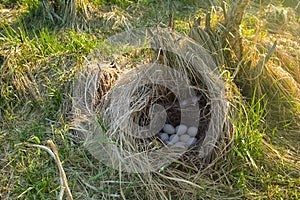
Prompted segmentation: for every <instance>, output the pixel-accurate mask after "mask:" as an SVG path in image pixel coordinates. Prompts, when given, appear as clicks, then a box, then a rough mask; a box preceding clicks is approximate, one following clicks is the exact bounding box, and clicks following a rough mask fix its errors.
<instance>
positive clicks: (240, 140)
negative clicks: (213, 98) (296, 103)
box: [0, 0, 300, 199]
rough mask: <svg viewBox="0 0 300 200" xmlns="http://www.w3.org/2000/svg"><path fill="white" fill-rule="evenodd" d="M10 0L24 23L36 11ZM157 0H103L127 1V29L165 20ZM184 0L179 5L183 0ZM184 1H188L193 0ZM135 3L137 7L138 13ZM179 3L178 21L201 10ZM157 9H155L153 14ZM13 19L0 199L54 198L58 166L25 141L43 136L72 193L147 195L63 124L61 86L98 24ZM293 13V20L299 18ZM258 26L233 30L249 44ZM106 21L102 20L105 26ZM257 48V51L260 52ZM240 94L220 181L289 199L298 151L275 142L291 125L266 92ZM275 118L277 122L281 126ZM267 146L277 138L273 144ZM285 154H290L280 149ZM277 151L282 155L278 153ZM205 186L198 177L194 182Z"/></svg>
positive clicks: (3, 89)
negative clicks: (184, 10) (82, 26)
mask: <svg viewBox="0 0 300 200" xmlns="http://www.w3.org/2000/svg"><path fill="white" fill-rule="evenodd" d="M7 2H8V1H5V2H3V3H2V2H1V5H0V8H4V7H5V5H4V4H5V3H7ZM17 2H18V3H16V5H17V6H19V9H24V10H25V11H24V10H23V11H22V12H20V15H23V14H24V13H25V15H26V16H27V17H28V18H29V19H31V20H32V21H34V20H35V19H32V18H31V17H32V16H36V15H34V13H32V12H31V11H33V10H34V9H35V8H36V7H37V6H38V5H39V4H38V1H17ZM91 2H93V4H94V5H99V6H108V7H110V6H111V5H112V2H111V3H109V4H108V3H107V2H106V1H91ZM157 2H159V3H162V1H157ZM157 2H156V1H150V0H149V1H138V3H139V4H136V3H137V1H114V2H113V3H116V4H117V6H115V7H114V8H115V9H116V11H115V12H117V11H118V14H119V16H122V15H123V14H124V13H126V12H128V10H130V8H134V9H133V10H132V13H133V14H134V15H135V16H139V15H140V14H139V12H142V13H143V15H142V16H139V17H137V19H138V20H139V21H137V22H135V21H134V20H135V19H130V20H131V21H130V23H131V24H133V25H132V26H133V27H135V26H137V27H139V26H144V25H151V26H153V25H156V24H159V23H161V24H163V26H167V24H168V7H167V5H168V4H157ZM184 2H185V3H187V4H188V3H189V2H190V1H184ZM191 2H192V3H191V5H194V3H195V2H194V1H191ZM118 6H119V7H118ZM139 6H140V7H139ZM120 7H121V8H120ZM137 8H142V9H141V11H139V10H137ZM161 8H162V9H161ZM175 8H176V7H175ZM159 9H161V10H160V11H159ZM189 9H190V10H192V11H194V12H195V13H194V15H191V16H189V17H188V19H193V18H194V17H196V16H199V15H202V16H204V15H205V13H204V11H203V13H202V12H201V13H199V12H200V11H201V9H195V8H190V7H189ZM199 10H200V11H199ZM158 11H159V12H160V15H157V12H158ZM26 13H27V14H26ZM126 14H127V13H126ZM23 17H24V16H23ZM20 19H21V21H18V22H16V21H13V22H12V24H10V23H9V22H5V23H4V22H3V23H1V27H0V30H1V32H0V56H1V59H0V61H1V62H0V144H1V145H0V153H1V155H2V157H1V159H0V174H1V180H0V198H1V199H2V198H4V199H5V198H7V199H16V198H20V199H56V198H57V196H58V193H59V190H60V188H59V173H58V169H57V166H56V165H55V162H54V160H52V158H51V157H50V156H49V155H48V154H47V153H46V152H43V151H42V150H41V149H36V148H34V147H30V146H28V145H27V144H28V143H34V144H44V145H46V143H45V141H46V140H47V139H49V138H52V139H53V140H54V142H55V143H56V144H57V146H58V149H59V153H60V157H61V159H62V160H63V166H64V168H65V170H66V173H67V178H68V181H69V185H70V187H71V190H72V192H73V194H74V196H76V198H77V199H84V198H87V197H90V198H92V197H93V195H94V197H95V198H100V197H103V196H105V198H107V199H108V198H111V197H121V196H122V195H124V196H126V197H130V196H131V195H132V193H133V192H136V191H137V190H138V191H139V192H140V194H141V199H143V196H142V195H147V191H145V190H144V189H145V188H140V186H139V182H138V180H140V179H138V178H137V177H135V176H134V175H133V176H127V175H124V174H123V175H122V177H120V174H118V172H116V171H114V170H112V169H110V168H107V167H106V166H105V165H103V164H101V163H99V162H98V161H97V160H95V159H93V158H92V157H91V155H89V153H88V152H86V151H85V150H84V149H83V147H82V144H81V143H82V142H81V140H80V137H77V136H74V135H73V134H72V133H73V132H72V130H70V119H71V117H72V116H71V114H70V103H71V100H72V99H71V91H70V85H71V84H72V81H73V80H74V79H75V78H76V72H77V71H78V70H80V69H81V68H82V67H84V60H85V58H86V56H87V55H89V54H90V53H91V52H92V50H93V49H94V48H96V47H97V46H98V45H101V39H102V38H100V39H99V33H101V34H102V33H103V32H105V31H103V30H102V29H101V28H99V29H96V28H95V29H92V28H91V30H90V31H80V30H78V29H76V30H75V29H72V28H65V29H64V28H62V27H61V26H60V27H59V28H57V29H56V27H55V26H54V25H53V24H51V25H50V24H48V25H49V26H47V24H46V25H45V24H44V25H43V26H36V28H33V27H32V26H30V25H28V24H26V23H27V22H28V21H26V20H23V19H24V18H22V16H20ZM212 19H213V24H216V22H217V21H218V20H219V19H220V16H216V15H214V16H212ZM106 20H107V19H106ZM175 20H176V21H175V26H176V27H175V29H176V30H178V31H180V32H183V33H186V32H188V28H189V27H188V26H189V24H188V23H189V22H187V18H184V16H181V15H180V14H175ZM297 20H298V22H299V18H298V19H297ZM126 23H127V21H126ZM135 23H136V24H135ZM261 23H262V22H260V20H259V18H258V17H257V16H249V17H247V18H246V19H245V21H244V22H243V24H242V33H243V36H244V37H245V38H246V39H247V40H249V41H251V42H250V43H249V44H250V45H249V48H248V49H249V50H250V49H251V48H250V47H251V46H253V47H254V46H255V45H256V44H257V43H259V42H261V41H263V40H264V39H266V38H267V37H268V32H267V31H266V30H260V25H261ZM107 24H108V25H107ZM107 24H105V23H104V25H107V26H110V25H109V23H107ZM120 27H123V25H122V24H121V25H120V26H119V27H118V28H120ZM124 27H126V26H124ZM118 30H120V29H118ZM105 33H109V34H112V33H114V30H111V27H109V28H108V29H107V31H106V32H105ZM101 34H100V35H101ZM100 37H102V36H100ZM256 53H257V52H256ZM265 53H266V52H261V54H262V55H264V54H265ZM248 56H249V57H248V59H250V60H251V59H252V60H253V59H256V58H258V57H259V56H258V55H257V54H255V55H250V54H249V55H248ZM138 59H139V58H138V57H137V58H136V60H138ZM276 62H277V61H276ZM276 62H275V61H274V63H276ZM279 64H280V62H279V61H278V62H277V65H279ZM242 81H244V80H242ZM255 88H256V87H255ZM248 92H249V93H250V94H251V95H250V96H251V98H249V97H248V98H247V100H245V99H238V100H237V104H236V107H235V108H234V112H236V118H235V119H232V120H233V123H234V125H235V133H234V134H235V142H234V146H233V149H232V151H231V152H230V153H229V155H228V156H227V157H226V158H227V159H228V160H224V161H220V163H218V164H217V165H216V170H219V171H218V173H219V174H222V175H224V174H225V175H224V178H223V179H222V181H221V182H223V183H224V184H225V185H227V186H228V187H232V188H231V190H232V191H238V192H237V193H238V195H241V196H243V197H245V198H257V199H299V198H300V197H299V196H300V194H299V185H300V179H299V176H300V175H299V173H300V172H299V170H300V167H299V162H297V159H299V158H295V155H296V153H297V151H298V153H299V149H297V148H299V147H297V146H296V147H293V148H294V149H293V148H291V147H289V145H290V144H289V143H288V142H282V140H284V139H285V138H282V136H286V137H287V138H288V137H289V136H287V134H288V131H287V129H290V128H291V127H293V126H292V125H291V124H289V123H288V122H289V120H286V121H284V122H280V123H279V121H275V122H274V119H272V118H271V116H269V113H272V110H271V109H270V108H271V107H270V106H268V105H269V103H270V102H269V99H268V96H267V94H265V95H258V94H257V92H258V91H257V88H256V89H255V90H254V89H253V91H248ZM288 100H289V99H284V98H282V99H277V103H278V107H277V109H278V110H279V114H280V113H281V112H280V111H281V110H283V109H286V108H285V107H284V106H283V105H282V104H281V102H282V101H288ZM291 100H292V99H291ZM272 101H273V102H274V101H275V100H274V99H272ZM275 105H277V104H275ZM299 109H300V108H298V110H299ZM284 114H285V112H282V115H284ZM287 118H288V116H287ZM282 123H284V126H281V124H282ZM290 123H292V122H290ZM274 124H275V125H274ZM298 136H299V132H297V130H295V132H294V135H293V137H294V138H292V139H291V140H294V141H297V137H298ZM290 137H291V136H290ZM273 143H276V144H278V143H280V144H284V145H283V146H280V145H277V146H273ZM289 148H291V150H289ZM290 151H291V152H293V153H294V154H289V153H290ZM285 155H288V156H290V157H287V158H285ZM293 155H294V160H293V158H292V157H293ZM224 163H229V164H226V165H227V167H228V166H229V167H228V168H226V170H228V171H226V172H224V171H223V170H224V169H222V168H221V167H222V166H223V164H224ZM136 176H138V175H136ZM220 176H221V175H220ZM120 179H122V180H120ZM212 179H213V178H212ZM208 180H211V179H208ZM205 184H206V183H199V185H201V186H203V187H205V186H206V185H205ZM179 192H180V191H179ZM205 192H207V191H205V190H203V191H199V196H200V197H201V195H204V196H206V194H204V193H205ZM238 195H237V196H238ZM212 196H213V195H212ZM229 196H230V194H228V197H229Z"/></svg>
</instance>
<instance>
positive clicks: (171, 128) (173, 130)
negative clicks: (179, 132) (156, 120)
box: [163, 124, 175, 134]
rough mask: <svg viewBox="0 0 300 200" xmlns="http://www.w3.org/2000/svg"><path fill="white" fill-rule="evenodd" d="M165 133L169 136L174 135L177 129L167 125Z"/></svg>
mask: <svg viewBox="0 0 300 200" xmlns="http://www.w3.org/2000/svg"><path fill="white" fill-rule="evenodd" d="M163 131H164V132H165V133H168V134H173V133H175V128H174V126H172V125H171V124H165V125H164V128H163Z"/></svg>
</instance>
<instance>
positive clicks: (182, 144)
mask: <svg viewBox="0 0 300 200" xmlns="http://www.w3.org/2000/svg"><path fill="white" fill-rule="evenodd" d="M174 146H175V147H185V146H186V143H184V142H176V143H175V144H174Z"/></svg>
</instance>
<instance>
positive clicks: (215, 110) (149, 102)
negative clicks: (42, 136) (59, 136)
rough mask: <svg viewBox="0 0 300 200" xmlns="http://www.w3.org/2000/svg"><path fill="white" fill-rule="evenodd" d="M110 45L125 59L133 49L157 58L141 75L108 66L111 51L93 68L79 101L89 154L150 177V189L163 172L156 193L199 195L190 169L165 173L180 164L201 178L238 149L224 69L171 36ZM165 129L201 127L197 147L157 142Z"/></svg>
mask: <svg viewBox="0 0 300 200" xmlns="http://www.w3.org/2000/svg"><path fill="white" fill-rule="evenodd" d="M107 42H108V43H110V44H111V46H113V47H114V49H117V51H118V52H119V51H120V49H122V50H125V51H127V52H128V49H132V47H134V49H148V50H149V49H150V50H152V51H149V52H152V54H150V58H149V57H148V59H144V62H143V61H141V63H140V65H139V66H138V67H135V68H132V69H126V68H125V67H123V68H122V73H121V72H120V71H119V70H118V69H117V68H116V67H115V66H113V67H112V66H108V65H105V64H103V63H104V61H105V60H107V59H109V58H108V57H109V56H108V57H106V56H105V52H110V53H111V51H108V50H107V49H105V48H104V49H105V50H104V49H103V48H102V50H101V48H99V49H100V50H99V49H98V51H97V52H95V53H94V55H93V59H90V60H89V61H88V62H87V68H86V69H85V70H84V71H83V72H82V74H80V76H79V77H78V80H77V82H76V83H75V85H74V98H73V111H74V116H75V117H74V122H75V126H74V127H75V130H76V131H77V133H78V134H79V135H81V136H83V138H84V139H85V147H86V148H87V149H88V150H89V151H90V153H91V154H92V155H93V156H94V157H96V158H97V159H99V160H101V161H102V162H104V164H106V165H108V166H109V167H112V168H114V169H117V170H121V171H126V172H130V173H144V174H145V173H146V174H145V176H146V177H144V178H143V182H145V184H146V185H147V187H148V186H149V185H148V184H149V183H146V182H147V181H150V179H151V180H152V181H153V179H154V177H152V175H151V174H150V175H149V174H148V172H158V171H159V172H163V171H164V174H162V173H159V174H160V175H161V176H160V178H159V179H156V180H155V181H157V185H154V186H153V185H151V186H149V187H154V188H155V189H153V188H151V190H152V189H153V190H152V192H155V191H156V192H157V190H159V191H160V190H161V188H157V187H161V186H160V185H161V184H159V182H161V181H162V180H160V179H161V178H162V179H164V180H165V179H169V181H170V184H171V185H173V184H175V185H176V184H179V185H178V186H175V185H174V187H175V188H179V187H182V185H185V184H187V185H192V187H194V186H195V185H196V184H195V183H193V181H191V180H189V179H190V178H188V177H187V175H186V173H187V172H184V169H183V170H178V169H175V168H172V167H169V168H168V170H167V169H166V167H167V166H169V165H172V163H173V162H180V163H181V164H182V166H183V168H186V169H189V168H190V169H193V170H200V169H204V168H205V167H211V166H213V164H212V163H214V161H216V159H217V158H219V159H220V158H221V157H222V155H223V154H224V153H225V149H226V148H227V147H228V141H231V138H230V137H231V135H230V134H229V135H228V133H230V131H229V127H230V123H229V120H228V118H227V114H228V108H229V103H228V99H227V97H226V91H225V89H226V88H225V84H224V82H223V81H222V80H221V75H220V74H219V70H218V67H217V66H216V65H215V63H214V61H213V60H212V58H211V57H210V55H209V54H208V53H207V52H206V50H205V49H204V48H202V47H201V46H199V45H198V44H197V43H195V42H194V41H193V40H191V39H189V38H187V37H184V36H181V35H179V34H177V33H174V32H172V31H169V30H165V29H147V30H142V29H140V30H133V31H128V32H124V33H121V34H119V35H116V36H113V37H112V38H110V39H108V40H107ZM106 47H107V46H106ZM129 47H130V48H129ZM104 51H105V52H104ZM149 52H148V53H149ZM95 56H97V59H95ZM95 61H96V62H95ZM93 63H97V64H93ZM112 78H113V79H112ZM104 83H109V84H106V85H105V84H104ZM165 122H166V123H170V124H172V125H173V126H175V125H178V124H186V125H188V126H195V127H198V133H197V136H196V137H197V143H196V144H195V145H192V146H189V147H186V148H178V147H173V146H172V147H169V146H166V145H165V144H164V143H163V142H162V141H161V140H160V139H159V138H158V137H157V134H158V132H159V131H160V129H161V128H162V126H163V125H164V123H165ZM225 141H227V142H225ZM147 174H148V175H147ZM188 176H190V175H188ZM166 177H167V178H166ZM185 178H186V179H185ZM191 178H192V177H191ZM198 178H199V177H198ZM192 179H194V180H196V179H195V177H194V178H192ZM166 181H168V180H165V182H166ZM174 181H175V182H174ZM171 182H172V183H171ZM151 184H152V183H151ZM197 187H198V186H197ZM148 189H149V188H148ZM190 192H191V191H190Z"/></svg>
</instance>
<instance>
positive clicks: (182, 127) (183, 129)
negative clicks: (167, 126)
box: [175, 124, 187, 135]
mask: <svg viewBox="0 0 300 200" xmlns="http://www.w3.org/2000/svg"><path fill="white" fill-rule="evenodd" d="M175 131H176V133H177V134H178V135H183V134H185V133H186V131H187V126H186V125H183V124H180V125H178V126H176V128H175Z"/></svg>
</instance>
